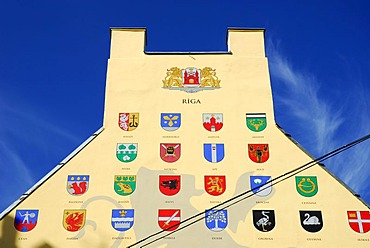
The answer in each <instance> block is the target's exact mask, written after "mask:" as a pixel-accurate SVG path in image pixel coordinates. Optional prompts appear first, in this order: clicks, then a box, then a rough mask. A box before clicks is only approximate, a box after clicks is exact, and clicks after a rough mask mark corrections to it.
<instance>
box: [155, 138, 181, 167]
mask: <svg viewBox="0 0 370 248" xmlns="http://www.w3.org/2000/svg"><path fill="white" fill-rule="evenodd" d="M159 149H160V151H159V154H160V156H161V159H162V160H163V161H165V162H167V163H173V162H176V161H177V160H179V158H180V156H181V144H180V143H161V144H160V148H159Z"/></svg>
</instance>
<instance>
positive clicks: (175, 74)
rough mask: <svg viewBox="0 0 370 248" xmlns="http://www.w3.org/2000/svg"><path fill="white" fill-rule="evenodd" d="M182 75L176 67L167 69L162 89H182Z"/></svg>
mask: <svg viewBox="0 0 370 248" xmlns="http://www.w3.org/2000/svg"><path fill="white" fill-rule="evenodd" d="M181 77H182V73H181V69H180V68H178V67H171V68H170V69H167V73H166V77H165V78H164V80H162V81H163V88H169V87H172V86H177V87H184V85H183V84H182V81H181Z"/></svg>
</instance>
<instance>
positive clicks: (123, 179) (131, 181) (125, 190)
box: [114, 175, 136, 196]
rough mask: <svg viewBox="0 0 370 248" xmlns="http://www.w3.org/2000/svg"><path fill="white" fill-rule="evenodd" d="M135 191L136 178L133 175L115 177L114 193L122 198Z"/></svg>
mask: <svg viewBox="0 0 370 248" xmlns="http://www.w3.org/2000/svg"><path fill="white" fill-rule="evenodd" d="M135 189H136V176H134V175H115V176H114V191H115V192H116V193H117V194H119V195H122V196H125V195H131V194H132V193H134V191H135Z"/></svg>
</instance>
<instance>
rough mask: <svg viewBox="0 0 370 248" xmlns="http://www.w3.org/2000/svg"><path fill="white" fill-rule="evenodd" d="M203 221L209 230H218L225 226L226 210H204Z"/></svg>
mask: <svg viewBox="0 0 370 248" xmlns="http://www.w3.org/2000/svg"><path fill="white" fill-rule="evenodd" d="M205 221H206V226H207V227H208V229H209V230H211V231H214V232H220V231H222V230H224V229H225V228H226V226H227V222H228V220H227V210H217V209H213V210H208V211H206V218H205Z"/></svg>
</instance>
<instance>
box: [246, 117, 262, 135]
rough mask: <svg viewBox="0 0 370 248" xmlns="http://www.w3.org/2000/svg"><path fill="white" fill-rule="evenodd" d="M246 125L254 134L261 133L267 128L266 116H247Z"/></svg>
mask: <svg viewBox="0 0 370 248" xmlns="http://www.w3.org/2000/svg"><path fill="white" fill-rule="evenodd" d="M246 122H247V123H246V124H247V127H248V128H249V130H251V131H253V132H261V131H263V130H265V128H266V126H267V122H266V114H264V113H263V114H262V113H261V114H257V113H255V114H246Z"/></svg>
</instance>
